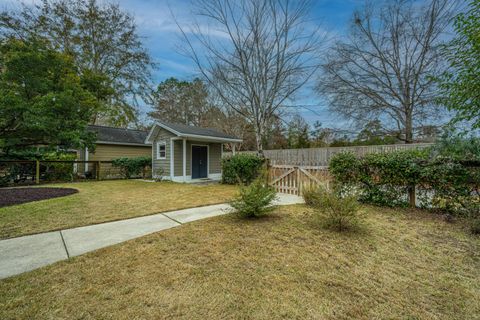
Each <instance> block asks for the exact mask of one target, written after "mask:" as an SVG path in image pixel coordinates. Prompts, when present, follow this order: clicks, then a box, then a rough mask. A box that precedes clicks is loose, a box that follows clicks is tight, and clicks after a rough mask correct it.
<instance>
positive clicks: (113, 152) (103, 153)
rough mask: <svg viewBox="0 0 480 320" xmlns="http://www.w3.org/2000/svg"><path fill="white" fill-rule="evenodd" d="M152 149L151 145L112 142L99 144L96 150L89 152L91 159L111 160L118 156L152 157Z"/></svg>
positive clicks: (89, 158)
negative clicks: (129, 144)
mask: <svg viewBox="0 0 480 320" xmlns="http://www.w3.org/2000/svg"><path fill="white" fill-rule="evenodd" d="M151 156H152V149H151V146H150V145H146V146H145V147H141V146H125V145H111V144H97V146H96V148H95V152H94V153H93V152H89V155H88V160H89V161H111V160H113V159H117V158H122V157H126V158H136V157H151Z"/></svg>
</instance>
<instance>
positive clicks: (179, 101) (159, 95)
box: [148, 78, 213, 126]
mask: <svg viewBox="0 0 480 320" xmlns="http://www.w3.org/2000/svg"><path fill="white" fill-rule="evenodd" d="M153 97H154V106H153V111H152V112H150V113H149V114H148V115H149V116H150V117H152V118H154V119H159V120H164V121H168V122H173V123H182V124H186V125H194V126H201V125H205V124H206V123H207V120H208V117H209V112H210V111H211V110H212V108H213V107H212V105H211V104H210V103H209V101H208V91H207V88H206V86H205V85H204V84H203V82H202V81H201V80H200V79H194V80H193V81H181V80H178V79H176V78H169V79H167V80H165V81H163V82H161V83H160V84H159V85H158V88H157V90H156V91H155V93H154V95H153ZM210 116H211V115H210Z"/></svg>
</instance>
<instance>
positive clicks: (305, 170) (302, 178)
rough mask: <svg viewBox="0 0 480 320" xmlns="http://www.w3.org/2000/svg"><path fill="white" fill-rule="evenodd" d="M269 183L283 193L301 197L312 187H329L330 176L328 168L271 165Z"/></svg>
mask: <svg viewBox="0 0 480 320" xmlns="http://www.w3.org/2000/svg"><path fill="white" fill-rule="evenodd" d="M268 181H269V184H270V185H272V186H273V187H274V188H275V191H277V192H281V193H288V194H295V195H299V196H301V195H302V193H303V190H305V189H307V188H311V187H312V186H320V185H323V186H325V187H327V188H328V187H329V184H330V175H329V173H328V167H326V166H295V165H277V164H274V165H269V166H268Z"/></svg>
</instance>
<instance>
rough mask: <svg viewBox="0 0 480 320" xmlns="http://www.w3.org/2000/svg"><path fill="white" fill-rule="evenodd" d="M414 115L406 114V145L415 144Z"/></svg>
mask: <svg viewBox="0 0 480 320" xmlns="http://www.w3.org/2000/svg"><path fill="white" fill-rule="evenodd" d="M412 122H413V121H412V113H411V112H407V113H406V114H405V143H407V144H409V143H413V123H412Z"/></svg>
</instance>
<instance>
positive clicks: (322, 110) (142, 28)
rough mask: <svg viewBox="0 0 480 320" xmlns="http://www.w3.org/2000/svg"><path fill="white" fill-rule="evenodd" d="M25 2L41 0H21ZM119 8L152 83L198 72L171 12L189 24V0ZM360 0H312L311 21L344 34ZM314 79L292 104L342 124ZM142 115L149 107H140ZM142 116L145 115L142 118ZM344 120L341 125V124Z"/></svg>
mask: <svg viewBox="0 0 480 320" xmlns="http://www.w3.org/2000/svg"><path fill="white" fill-rule="evenodd" d="M24 2H26V3H27V4H28V3H36V2H40V0H24ZM113 2H116V3H118V4H119V5H120V7H121V8H122V9H124V10H125V11H127V12H129V13H130V14H132V15H133V16H134V18H135V21H136V24H137V26H138V33H139V34H140V36H141V37H142V38H143V42H144V45H145V47H146V48H147V50H148V51H149V53H150V55H151V56H152V58H153V60H154V61H155V62H156V63H157V64H158V68H157V69H156V70H154V72H153V80H154V83H156V84H158V83H159V82H161V81H163V80H165V79H167V78H170V77H176V78H179V79H182V80H190V79H193V78H194V77H195V76H197V75H198V71H197V70H196V68H195V66H194V64H193V62H192V61H190V60H189V59H188V58H186V57H185V56H183V55H182V54H181V52H180V50H179V45H180V43H181V38H180V32H179V29H178V27H177V25H176V24H175V20H174V18H173V16H172V13H173V15H174V16H175V18H176V19H177V21H178V22H179V23H180V25H182V27H184V26H185V27H186V28H188V26H189V24H191V23H192V21H193V20H194V18H193V17H194V15H193V12H192V9H191V2H190V0H116V1H115V0H114V1H113ZM363 3H364V1H363V0H316V1H315V0H314V1H313V9H312V10H311V17H310V19H311V23H312V24H314V25H320V27H321V28H322V30H324V31H325V32H326V33H327V37H328V39H335V38H338V37H342V36H343V35H345V33H346V31H347V28H348V24H349V19H350V18H351V15H352V13H353V10H354V9H355V8H356V7H358V6H360V5H362V4H363ZM17 5H18V1H15V0H0V9H1V10H3V9H12V8H14V7H15V6H17ZM312 86H313V81H311V82H310V83H309V84H307V85H306V87H305V88H303V89H302V91H301V92H300V93H299V94H298V95H297V97H296V100H295V101H294V102H293V104H294V105H307V106H308V109H309V110H307V109H305V108H298V109H297V108H295V110H298V111H299V113H300V114H301V115H302V116H303V117H304V118H305V119H306V120H307V121H308V122H309V123H310V124H313V123H314V122H315V121H320V122H322V124H323V125H324V126H325V127H339V126H344V125H345V124H344V123H342V120H341V119H339V118H338V117H336V116H335V115H333V114H331V113H330V112H328V110H327V108H326V104H325V102H323V101H322V99H321V97H319V96H317V95H316V94H315V93H314V91H313V90H312ZM140 111H141V114H142V115H143V116H142V118H144V116H145V114H146V112H148V111H149V107H148V106H146V105H144V106H142V107H141V110H140ZM144 119H145V118H144ZM342 124H343V125H342Z"/></svg>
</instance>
